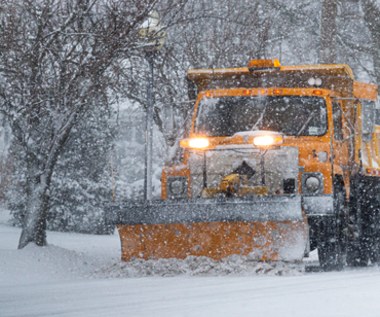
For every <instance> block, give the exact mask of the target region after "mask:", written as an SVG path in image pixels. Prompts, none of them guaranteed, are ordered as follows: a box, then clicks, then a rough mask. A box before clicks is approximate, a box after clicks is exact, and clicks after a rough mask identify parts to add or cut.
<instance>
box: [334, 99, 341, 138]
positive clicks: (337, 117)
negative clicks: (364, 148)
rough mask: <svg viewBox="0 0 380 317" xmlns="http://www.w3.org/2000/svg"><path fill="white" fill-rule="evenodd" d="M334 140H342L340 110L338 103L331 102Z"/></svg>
mask: <svg viewBox="0 0 380 317" xmlns="http://www.w3.org/2000/svg"><path fill="white" fill-rule="evenodd" d="M333 122H334V139H335V140H338V141H341V140H343V130H342V128H343V126H342V109H341V108H340V105H339V103H337V102H333Z"/></svg>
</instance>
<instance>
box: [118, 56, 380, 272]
mask: <svg viewBox="0 0 380 317" xmlns="http://www.w3.org/2000/svg"><path fill="white" fill-rule="evenodd" d="M188 79H189V82H190V84H191V87H190V89H189V92H190V94H191V95H192V96H193V97H196V101H195V105H194V108H193V116H192V120H191V125H190V127H189V131H188V134H187V136H186V138H185V139H183V140H181V143H180V145H181V147H182V149H183V150H182V152H181V154H180V157H178V158H177V161H175V162H173V163H171V164H168V165H167V166H165V167H164V169H163V171H162V200H163V201H179V200H181V199H187V200H189V201H191V200H196V199H203V200H204V201H207V200H210V201H213V202H214V201H215V200H221V199H222V200H223V199H224V200H228V199H232V200H234V199H235V200H239V201H240V202H241V201H247V203H246V205H245V206H246V208H247V209H249V208H251V209H255V210H258V212H260V209H261V212H262V213H271V215H272V216H273V215H275V216H273V217H275V218H276V217H277V220H278V219H281V215H282V214H283V213H285V214H291V213H292V210H294V213H298V216H297V218H294V219H293V220H292V218H291V217H290V218H286V219H287V220H289V221H288V223H293V224H296V222H297V221H298V222H299V221H300V219H301V218H302V219H303V220H302V221H303V223H304V224H306V235H305V232H304V227H303V229H302V228H301V227H300V226H298V225H296V226H293V227H292V226H291V225H288V227H286V230H284V232H282V231H281V230H280V229H279V227H281V226H277V227H276V228H274V227H270V226H269V225H268V226H266V225H265V224H266V223H267V222H268V223H269V222H270V219H269V218H270V217H269V218H268V219H269V220H268V219H267V220H266V221H267V222H265V221H264V222H261V223H262V224H263V223H264V226H263V227H262V228H259V229H258V230H257V231H259V232H260V234H261V235H262V236H263V237H266V234H267V231H271V230H274V231H276V232H275V234H274V233H273V232H271V238H268V239H269V240H271V239H272V243H273V240H275V239H279V240H281V239H284V240H286V234H287V233H288V232H289V231H292V230H294V231H295V232H296V233H297V234H298V235H299V236H303V238H302V239H301V241H305V237H306V240H307V244H306V246H305V245H302V246H301V250H302V254H303V253H306V254H307V253H308V252H309V251H310V250H313V249H315V248H318V254H319V260H320V263H321V265H322V267H324V268H326V269H331V268H335V269H339V268H341V267H342V266H343V265H344V264H348V265H366V264H368V263H371V262H377V261H378V260H379V251H380V242H379V241H380V216H379V209H380V197H379V186H380V182H379V179H380V178H379V177H380V156H379V147H380V144H379V142H380V141H379V138H380V135H379V134H380V126H377V125H376V118H377V116H376V114H377V109H376V101H377V86H376V85H373V84H365V83H359V82H357V81H355V79H354V76H353V73H352V70H351V68H350V67H349V66H347V65H341V64H336V65H301V66H282V65H280V63H279V61H278V60H252V61H250V62H249V64H248V66H247V67H240V68H227V69H194V70H189V71H188ZM255 199H259V200H260V199H261V202H263V201H265V203H260V204H259V205H258V204H257V202H255V201H256V200H255ZM271 201H272V203H271ZM268 206H269V207H268ZM178 208H179V209H180V208H181V207H178ZM269 209H270V211H268V210H269ZM241 217H242V222H241V223H240V224H239V228H240V230H241V228H242V226H243V225H244V223H245V224H246V223H249V221H250V220H249V219H248V218H244V217H245V216H243V215H241ZM247 219H248V220H247ZM235 220H236V219H235ZM218 221H219V220H218ZM302 221H301V222H302ZM179 222H181V221H179ZM255 225H257V224H252V226H255ZM297 226H298V227H297ZM120 228H121V227H120ZM124 228H125V227H124ZM249 228H250V227H249V226H248V227H247V228H245V229H244V230H246V231H247V230H248V231H249V230H250V229H249ZM300 228H301V229H300ZM135 229H136V228H134V230H135ZM140 229H141V228H140ZM161 229H162V228H161ZM161 229H160V230H161ZM176 230H177V232H184V231H183V229H181V228H179V227H178V228H177V229H176ZM181 230H182V231H181ZM205 230H206V231H207V230H210V228H209V227H207V229H205ZM218 230H220V228H219V229H218ZM223 230H225V231H223V234H222V235H224V239H223V238H222V240H223V241H225V242H226V241H230V240H231V239H233V240H234V241H235V240H236V241H238V240H239V237H238V236H239V235H241V236H244V235H243V234H242V233H241V232H240V233H239V232H238V231H237V232H236V237H234V238H231V236H228V234H227V233H231V231H233V230H232V229H231V228H228V229H223ZM161 232H162V230H161ZM197 235H198V236H199V233H197ZM248 236H249V235H248ZM257 236H259V235H256V237H257ZM203 237H205V236H204V235H203ZM244 237H246V236H244ZM168 239H169V238H168ZM170 239H171V241H175V239H174V238H173V239H174V240H173V239H172V238H170ZM244 239H245V238H244ZM244 239H243V240H244ZM201 240H202V239H201ZM223 241H222V242H220V243H223ZM236 241H235V242H234V243H238V242H236ZM244 241H245V240H244ZM197 243H198V242H197ZM199 243H201V242H199ZM226 243H227V242H226ZM245 243H247V242H246V241H245ZM286 243H288V242H286ZM301 244H302V243H301ZM238 248H239V250H241V249H242V248H243V244H239V247H238ZM256 248H257V246H256ZM251 251H252V250H251ZM208 252H210V251H208ZM229 252H231V251H230V250H229V251H226V255H228V254H229ZM239 252H240V251H238V252H237V253H239ZM219 253H220V252H219ZM235 253H236V252H235ZM210 254H211V253H210ZM201 255H207V254H201ZM269 258H270V257H269ZM285 258H286V256H285Z"/></svg>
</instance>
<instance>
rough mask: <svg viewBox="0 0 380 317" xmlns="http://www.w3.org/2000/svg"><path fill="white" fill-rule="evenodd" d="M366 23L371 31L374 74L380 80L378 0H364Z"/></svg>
mask: <svg viewBox="0 0 380 317" xmlns="http://www.w3.org/2000/svg"><path fill="white" fill-rule="evenodd" d="M362 7H363V11H364V16H365V19H364V21H365V23H366V25H367V27H368V29H369V31H370V34H371V39H372V45H371V52H372V56H373V63H374V73H375V74H374V75H375V78H376V81H377V82H378V83H379V82H380V3H379V1H376V0H362Z"/></svg>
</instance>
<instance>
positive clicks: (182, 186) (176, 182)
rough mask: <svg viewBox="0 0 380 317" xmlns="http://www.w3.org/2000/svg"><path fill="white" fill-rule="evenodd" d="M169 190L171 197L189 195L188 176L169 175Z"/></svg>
mask: <svg viewBox="0 0 380 317" xmlns="http://www.w3.org/2000/svg"><path fill="white" fill-rule="evenodd" d="M167 191H168V196H169V198H185V197H187V178H186V177H180V176H179V177H168V179H167Z"/></svg>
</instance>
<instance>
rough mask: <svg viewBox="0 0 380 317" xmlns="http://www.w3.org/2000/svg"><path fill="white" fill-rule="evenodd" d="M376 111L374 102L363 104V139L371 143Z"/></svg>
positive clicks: (364, 102)
mask: <svg viewBox="0 0 380 317" xmlns="http://www.w3.org/2000/svg"><path fill="white" fill-rule="evenodd" d="M375 111H376V109H375V103H374V102H373V101H363V102H362V124H363V139H364V141H367V142H368V141H370V140H371V137H372V133H373V129H374V125H375V120H376V112H375Z"/></svg>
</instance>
